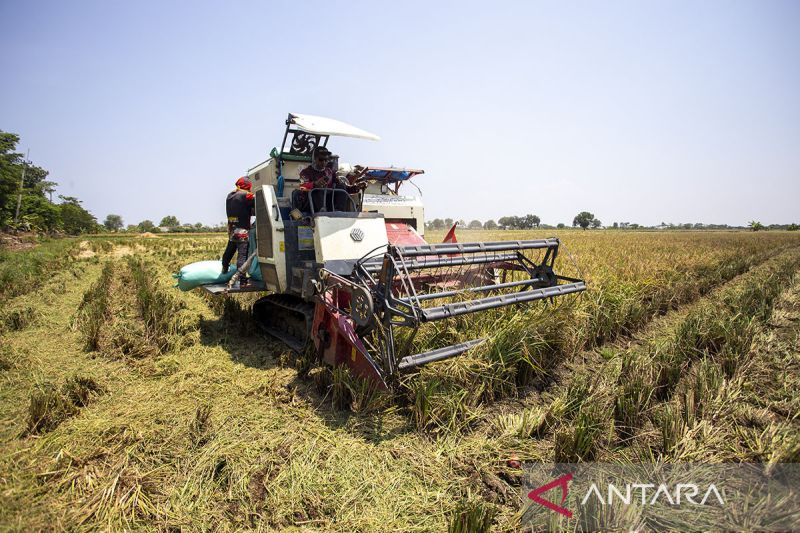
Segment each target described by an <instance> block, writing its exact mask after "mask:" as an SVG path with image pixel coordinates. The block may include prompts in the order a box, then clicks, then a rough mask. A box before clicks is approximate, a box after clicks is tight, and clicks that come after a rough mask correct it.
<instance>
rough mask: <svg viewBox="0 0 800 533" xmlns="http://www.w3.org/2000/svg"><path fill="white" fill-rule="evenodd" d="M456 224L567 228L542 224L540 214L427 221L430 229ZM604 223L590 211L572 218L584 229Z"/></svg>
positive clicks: (491, 228)
mask: <svg viewBox="0 0 800 533" xmlns="http://www.w3.org/2000/svg"><path fill="white" fill-rule="evenodd" d="M454 224H455V225H456V226H457V227H459V228H469V229H489V230H493V229H502V230H506V229H553V228H558V229H561V228H565V227H566V224H564V223H563V222H562V223H559V224H558V225H556V226H551V225H549V224H542V219H541V218H540V217H539V216H538V215H533V214H527V215H523V216H505V217H501V218H499V219H497V221H496V222H495V220H494V219H490V220H487V221H486V222H481V221H480V220H477V219H476V220H472V221H470V223H469V224H467V223H466V222H464V221H463V220H457V221H454V220H453V219H452V218H444V219H442V218H434V219H433V220H431V221H430V222H428V223H426V224H425V226H426V228H428V229H450V228H452V227H453V225H454ZM602 225H603V223H602V222H600V221H599V220H598V219H597V218H595V216H594V215H593V214H592V213H590V212H588V211H581V212H580V213H578V214H577V215H575V218H574V219H573V220H572V226H573V227H580V228H582V229H587V228H589V227H592V228H599V227H601V226H602Z"/></svg>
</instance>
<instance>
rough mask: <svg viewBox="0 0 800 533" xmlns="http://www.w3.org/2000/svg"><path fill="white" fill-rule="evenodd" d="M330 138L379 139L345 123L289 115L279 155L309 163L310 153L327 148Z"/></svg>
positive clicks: (323, 118)
mask: <svg viewBox="0 0 800 533" xmlns="http://www.w3.org/2000/svg"><path fill="white" fill-rule="evenodd" d="M331 136H338V137H353V138H356V139H367V140H370V141H379V140H380V139H381V138H380V137H378V136H377V135H375V134H374V133H370V132H368V131H366V130H362V129H361V128H356V127H355V126H351V125H350V124H347V123H346V122H342V121H340V120H335V119H332V118H327V117H318V116H316V115H301V114H299V113H289V117H288V118H287V119H286V132H285V133H284V134H283V143H282V144H281V151H280V153H279V155H280V157H281V158H282V159H287V160H289V161H292V160H294V161H311V152H312V151H313V150H314V148H316V147H317V146H327V144H328V138H330V137H331Z"/></svg>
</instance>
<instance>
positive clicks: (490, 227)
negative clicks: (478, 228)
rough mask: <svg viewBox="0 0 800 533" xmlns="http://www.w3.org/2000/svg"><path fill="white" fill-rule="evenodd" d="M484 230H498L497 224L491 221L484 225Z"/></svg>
mask: <svg viewBox="0 0 800 533" xmlns="http://www.w3.org/2000/svg"><path fill="white" fill-rule="evenodd" d="M483 229H497V222H495V221H494V220H492V219H489V220H487V221H486V222H485V223H484V224H483Z"/></svg>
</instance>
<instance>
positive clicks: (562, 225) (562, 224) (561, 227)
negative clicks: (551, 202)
mask: <svg viewBox="0 0 800 533" xmlns="http://www.w3.org/2000/svg"><path fill="white" fill-rule="evenodd" d="M566 227H567V225H566V224H564V223H563V222H559V223H558V225H557V226H556V228H558V229H564V228H566Z"/></svg>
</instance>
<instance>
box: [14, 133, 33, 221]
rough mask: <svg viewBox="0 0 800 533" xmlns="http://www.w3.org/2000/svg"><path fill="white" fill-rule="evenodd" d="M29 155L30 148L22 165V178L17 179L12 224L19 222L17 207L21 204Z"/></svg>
mask: <svg viewBox="0 0 800 533" xmlns="http://www.w3.org/2000/svg"><path fill="white" fill-rule="evenodd" d="M30 157H31V149H30V148H28V152H27V153H26V154H25V161H23V166H22V178H21V179H20V180H19V196H17V212H16V213H14V225H15V226H16V225H17V223H18V222H19V207H20V205H22V188H23V187H24V186H25V171H26V170H28V159H30Z"/></svg>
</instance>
